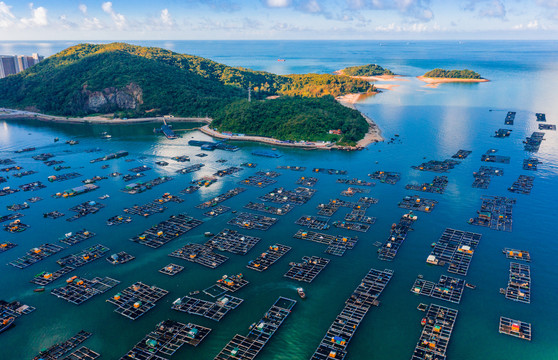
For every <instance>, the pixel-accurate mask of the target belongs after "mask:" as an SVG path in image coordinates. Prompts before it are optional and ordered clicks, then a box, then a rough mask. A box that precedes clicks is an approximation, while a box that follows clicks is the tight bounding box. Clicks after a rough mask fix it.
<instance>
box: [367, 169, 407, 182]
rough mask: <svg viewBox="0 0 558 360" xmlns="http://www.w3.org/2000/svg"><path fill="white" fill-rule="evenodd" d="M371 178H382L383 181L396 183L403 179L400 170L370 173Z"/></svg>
mask: <svg viewBox="0 0 558 360" xmlns="http://www.w3.org/2000/svg"><path fill="white" fill-rule="evenodd" d="M368 176H369V177H370V178H371V179H376V180H380V182H381V183H384V184H390V185H395V184H397V182H398V181H399V180H401V174H400V173H398V172H391V171H376V172H374V173H372V174H368Z"/></svg>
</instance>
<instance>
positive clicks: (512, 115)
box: [504, 111, 516, 125]
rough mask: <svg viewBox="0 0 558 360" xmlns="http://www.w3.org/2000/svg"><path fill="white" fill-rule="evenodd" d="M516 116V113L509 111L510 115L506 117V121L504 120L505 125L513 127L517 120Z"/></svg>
mask: <svg viewBox="0 0 558 360" xmlns="http://www.w3.org/2000/svg"><path fill="white" fill-rule="evenodd" d="M515 115H516V112H515V111H508V114H507V115H506V119H505V120H504V124H506V125H513V122H514V120H515Z"/></svg>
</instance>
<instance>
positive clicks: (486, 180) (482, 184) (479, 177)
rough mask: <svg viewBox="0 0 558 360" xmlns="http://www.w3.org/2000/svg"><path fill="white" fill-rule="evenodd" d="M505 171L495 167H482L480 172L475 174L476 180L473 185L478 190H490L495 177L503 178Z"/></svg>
mask: <svg viewBox="0 0 558 360" xmlns="http://www.w3.org/2000/svg"><path fill="white" fill-rule="evenodd" d="M503 175H504V169H502V168H499V167H494V166H481V167H480V168H479V170H478V171H475V172H473V177H474V178H475V180H474V181H473V184H472V185H471V186H472V187H474V188H478V189H488V186H489V185H490V180H491V179H492V177H493V176H503Z"/></svg>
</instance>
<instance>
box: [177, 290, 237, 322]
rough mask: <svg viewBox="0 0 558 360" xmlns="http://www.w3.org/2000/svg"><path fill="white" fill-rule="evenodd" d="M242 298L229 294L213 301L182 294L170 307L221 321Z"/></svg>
mask: <svg viewBox="0 0 558 360" xmlns="http://www.w3.org/2000/svg"><path fill="white" fill-rule="evenodd" d="M243 301H244V300H243V299H241V298H237V297H234V296H231V295H223V296H221V297H219V298H218V299H217V300H215V301H206V300H201V299H196V298H193V297H190V296H184V297H182V298H179V299H176V300H175V301H174V302H173V303H172V306H171V309H173V310H176V311H181V312H185V313H188V314H192V315H199V316H203V317H205V318H208V319H210V320H214V321H221V319H222V318H223V317H225V315H227V313H228V312H229V311H230V310H234V309H236V308H237V307H238V306H239V305H240V304H242V302H243Z"/></svg>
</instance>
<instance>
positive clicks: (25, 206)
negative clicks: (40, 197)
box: [6, 203, 29, 211]
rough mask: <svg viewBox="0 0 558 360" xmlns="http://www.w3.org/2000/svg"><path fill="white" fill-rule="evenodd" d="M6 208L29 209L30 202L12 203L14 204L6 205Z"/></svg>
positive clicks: (12, 209) (15, 209) (14, 209)
mask: <svg viewBox="0 0 558 360" xmlns="http://www.w3.org/2000/svg"><path fill="white" fill-rule="evenodd" d="M6 209H8V210H10V211H19V210H25V209H29V204H27V203H23V204H12V205H8V206H6Z"/></svg>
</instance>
